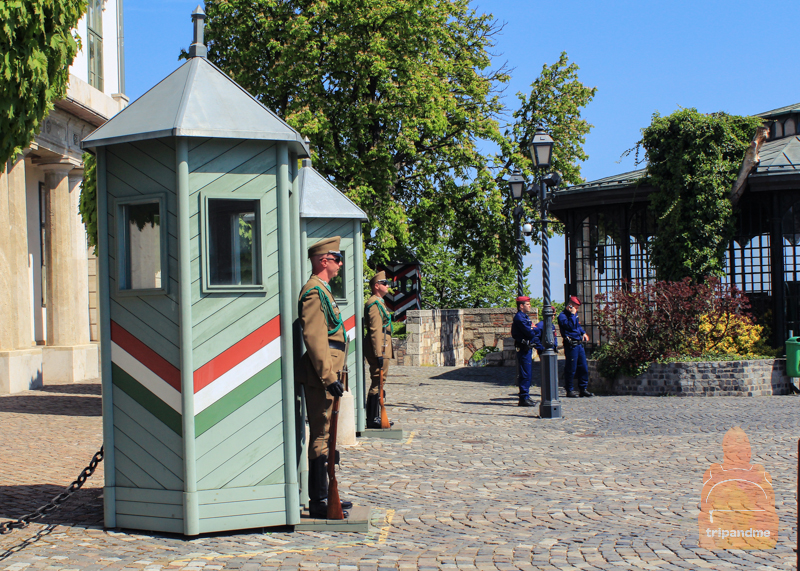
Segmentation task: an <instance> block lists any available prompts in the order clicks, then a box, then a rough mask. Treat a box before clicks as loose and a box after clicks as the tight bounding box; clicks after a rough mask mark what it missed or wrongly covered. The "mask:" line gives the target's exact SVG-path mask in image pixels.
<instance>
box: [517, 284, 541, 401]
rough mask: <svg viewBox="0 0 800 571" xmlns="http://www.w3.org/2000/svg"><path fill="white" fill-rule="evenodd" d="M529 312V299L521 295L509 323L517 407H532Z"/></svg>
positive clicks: (532, 340) (531, 342) (531, 325)
mask: <svg viewBox="0 0 800 571" xmlns="http://www.w3.org/2000/svg"><path fill="white" fill-rule="evenodd" d="M530 311H531V298H529V297H528V296H526V295H522V296H520V297H518V298H517V313H516V315H514V321H513V322H512V323H511V337H513V338H514V344H515V345H516V348H517V367H518V382H519V406H534V405H535V404H536V403H534V402H533V400H532V399H531V397H530V390H531V377H532V366H533V360H532V358H531V357H532V355H531V347H532V346H534V345H535V344H536V340H535V336H536V335H535V333H534V331H533V324H532V323H531V319H530V317H528V313H530Z"/></svg>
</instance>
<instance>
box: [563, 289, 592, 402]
mask: <svg viewBox="0 0 800 571" xmlns="http://www.w3.org/2000/svg"><path fill="white" fill-rule="evenodd" d="M580 304H581V302H580V300H578V298H577V297H575V296H574V295H573V296H571V297H570V298H569V300H568V301H567V305H566V307H565V308H564V311H562V312H561V313H559V314H558V328H559V329H560V330H561V340H562V342H563V343H564V357H565V360H566V363H565V368H564V388H565V389H567V396H568V397H569V398H575V397H577V396H582V397H592V396H594V395H593V394H592V393H590V392H589V366H588V364H587V363H586V352H585V351H584V350H583V342H584V341H588V340H589V336H588V335H587V334H586V331H584V330H583V327H581V322H580V319H579V318H578V316H577V315H576V313H578V306H579V305H580ZM576 375H577V381H578V387H579V388H580V394H579V393H576V392H575V387H574V386H573V379H575V377H576Z"/></svg>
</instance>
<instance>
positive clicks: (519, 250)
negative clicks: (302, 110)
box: [514, 205, 525, 297]
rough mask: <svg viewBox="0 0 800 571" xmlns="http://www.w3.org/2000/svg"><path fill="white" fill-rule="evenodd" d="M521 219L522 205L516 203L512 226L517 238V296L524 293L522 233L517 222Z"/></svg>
mask: <svg viewBox="0 0 800 571" xmlns="http://www.w3.org/2000/svg"><path fill="white" fill-rule="evenodd" d="M521 219H522V206H520V205H517V206H515V207H514V226H515V228H516V238H517V252H516V253H517V297H521V296H523V295H525V294H524V293H522V234H521V233H520V228H519V224H520V221H521Z"/></svg>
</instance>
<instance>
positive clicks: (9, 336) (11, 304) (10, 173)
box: [0, 156, 42, 394]
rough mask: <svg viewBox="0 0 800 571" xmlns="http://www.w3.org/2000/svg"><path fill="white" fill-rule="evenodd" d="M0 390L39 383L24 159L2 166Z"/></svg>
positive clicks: (23, 389)
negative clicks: (31, 289)
mask: <svg viewBox="0 0 800 571" xmlns="http://www.w3.org/2000/svg"><path fill="white" fill-rule="evenodd" d="M0 314H2V315H3V319H2V325H0V394H9V393H15V392H19V391H26V390H29V389H34V388H39V387H41V385H42V351H41V349H39V348H37V347H35V346H34V344H33V333H32V320H31V292H30V276H29V273H28V222H27V215H26V192H25V161H24V160H23V157H22V156H19V157H17V158H16V159H12V160H10V161H8V162H7V163H6V164H4V165H3V168H2V170H0Z"/></svg>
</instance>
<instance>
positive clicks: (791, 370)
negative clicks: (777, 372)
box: [786, 337, 800, 377]
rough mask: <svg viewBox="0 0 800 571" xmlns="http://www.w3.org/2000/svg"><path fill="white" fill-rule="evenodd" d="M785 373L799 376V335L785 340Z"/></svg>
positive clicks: (790, 375)
mask: <svg viewBox="0 0 800 571" xmlns="http://www.w3.org/2000/svg"><path fill="white" fill-rule="evenodd" d="M786 375H787V376H789V377H800V337H789V339H787V340H786Z"/></svg>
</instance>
